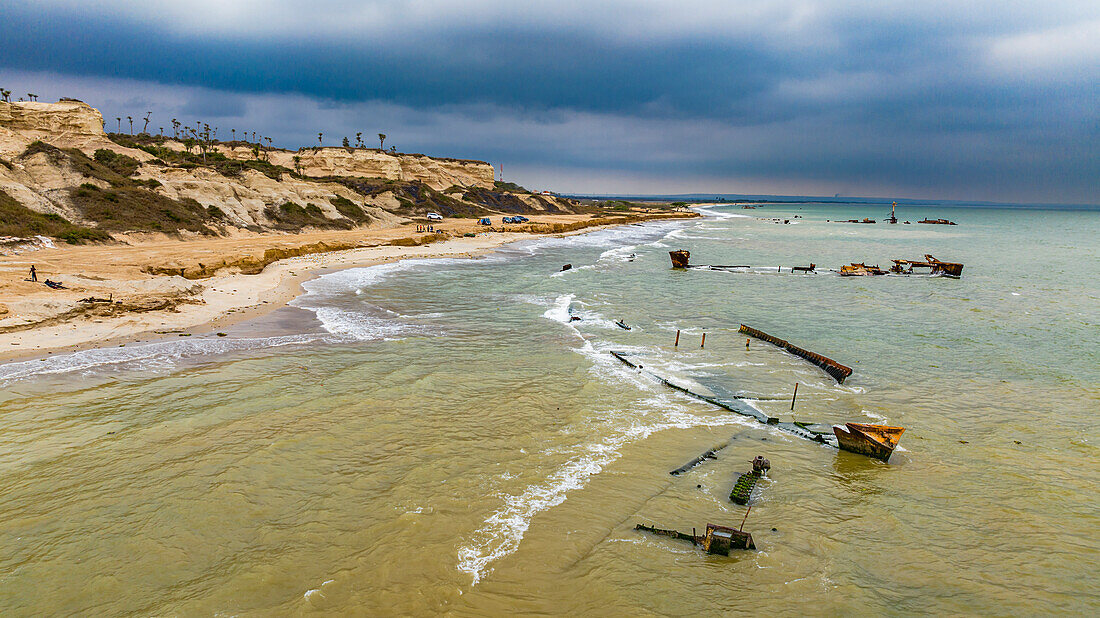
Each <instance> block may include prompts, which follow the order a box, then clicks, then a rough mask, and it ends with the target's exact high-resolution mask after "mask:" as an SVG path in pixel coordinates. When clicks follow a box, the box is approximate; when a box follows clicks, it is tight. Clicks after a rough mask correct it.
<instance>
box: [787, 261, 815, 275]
mask: <svg viewBox="0 0 1100 618" xmlns="http://www.w3.org/2000/svg"><path fill="white" fill-rule="evenodd" d="M815 268H817V264H814V263H813V262H810V265H809V266H791V272H792V273H797V272H804V273H812V272H815V271H814V269H815Z"/></svg>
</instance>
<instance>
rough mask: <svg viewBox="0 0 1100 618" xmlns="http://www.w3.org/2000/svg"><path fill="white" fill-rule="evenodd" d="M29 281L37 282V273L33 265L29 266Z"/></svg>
mask: <svg viewBox="0 0 1100 618" xmlns="http://www.w3.org/2000/svg"><path fill="white" fill-rule="evenodd" d="M31 281H34V282H36V283H37V282H38V271H37V270H35V269H34V264H31Z"/></svg>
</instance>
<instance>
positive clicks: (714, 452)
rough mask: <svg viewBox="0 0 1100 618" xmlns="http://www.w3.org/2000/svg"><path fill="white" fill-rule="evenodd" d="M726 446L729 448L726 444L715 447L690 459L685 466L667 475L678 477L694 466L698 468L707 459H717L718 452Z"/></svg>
mask: <svg viewBox="0 0 1100 618" xmlns="http://www.w3.org/2000/svg"><path fill="white" fill-rule="evenodd" d="M727 446H729V444H728V443H727V444H723V445H721V446H716V447H714V448H712V449H710V450H709V451H706V452H705V453H703V454H702V455H700V456H698V457H696V458H695V459H692V460H691V461H689V462H687V463H686V464H684V465H682V466H680V467H679V468H676V469H675V470H673V471H672V472H669V474H671V475H672V476H680V475H681V474H683V473H685V472H687V471H688V470H691V469H692V468H694V467H695V466H698V465H699V464H701V463H703V462H704V461H706V460H708V459H718V451H720V450H722V449H724V448H726V447H727Z"/></svg>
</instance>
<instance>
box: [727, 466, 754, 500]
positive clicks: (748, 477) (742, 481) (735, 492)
mask: <svg viewBox="0 0 1100 618" xmlns="http://www.w3.org/2000/svg"><path fill="white" fill-rule="evenodd" d="M759 480H760V475H759V474H756V473H755V472H746V473H744V474H742V475H741V476H739V477H738V478H737V482H736V483H735V484H734V485H733V489H732V490H731V491H730V501H731V502H735V503H737V504H740V505H741V506H744V505H746V504H748V503H749V498H750V497H751V496H752V490H753V488H754V487H756V481H759Z"/></svg>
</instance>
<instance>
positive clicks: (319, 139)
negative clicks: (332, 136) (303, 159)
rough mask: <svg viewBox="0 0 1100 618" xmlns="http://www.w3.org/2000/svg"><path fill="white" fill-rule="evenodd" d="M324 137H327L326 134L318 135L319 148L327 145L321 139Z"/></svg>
mask: <svg viewBox="0 0 1100 618" xmlns="http://www.w3.org/2000/svg"><path fill="white" fill-rule="evenodd" d="M324 136H325V134H324V133H318V134H317V146H318V147H322V146H324V145H325V143H324V142H323V141H321V138H323V137H324Z"/></svg>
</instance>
